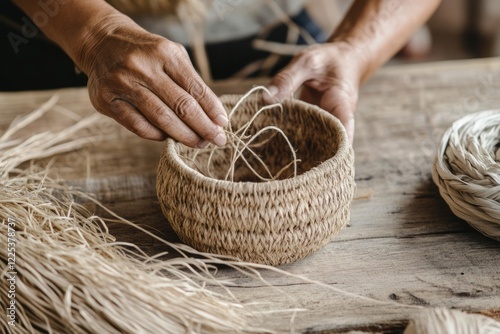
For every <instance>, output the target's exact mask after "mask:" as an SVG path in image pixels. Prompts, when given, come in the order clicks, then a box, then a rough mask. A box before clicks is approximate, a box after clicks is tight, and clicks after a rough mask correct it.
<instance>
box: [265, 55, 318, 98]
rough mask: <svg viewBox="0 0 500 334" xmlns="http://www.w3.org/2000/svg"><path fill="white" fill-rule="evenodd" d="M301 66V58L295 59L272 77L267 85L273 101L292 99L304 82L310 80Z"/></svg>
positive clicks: (307, 73) (304, 68)
mask: <svg viewBox="0 0 500 334" xmlns="http://www.w3.org/2000/svg"><path fill="white" fill-rule="evenodd" d="M301 64H302V58H301V57H295V58H294V59H293V60H292V62H291V63H290V64H288V65H287V66H286V67H285V68H284V69H283V70H281V71H280V72H279V73H278V74H276V75H275V76H274V78H273V79H272V80H271V82H270V83H269V85H268V89H269V92H270V93H271V95H272V99H273V100H279V101H281V100H283V99H284V98H287V97H292V96H293V94H294V93H295V92H296V91H297V90H298V89H299V88H300V86H302V84H303V83H304V82H305V81H307V80H309V79H311V74H310V71H309V70H308V69H306V67H305V66H301ZM268 102H271V101H268Z"/></svg>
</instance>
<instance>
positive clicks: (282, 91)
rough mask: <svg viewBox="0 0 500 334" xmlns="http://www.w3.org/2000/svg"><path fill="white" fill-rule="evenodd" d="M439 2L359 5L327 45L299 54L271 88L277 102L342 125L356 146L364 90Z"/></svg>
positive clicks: (367, 0) (360, 0)
mask: <svg viewBox="0 0 500 334" xmlns="http://www.w3.org/2000/svg"><path fill="white" fill-rule="evenodd" d="M439 2H440V1H439V0H421V1H416V0H356V1H355V2H354V4H353V5H352V6H351V8H350V9H349V11H348V13H347V14H346V16H345V17H344V19H343V21H342V22H341V23H340V25H339V26H338V27H337V28H336V30H335V31H334V32H333V34H332V35H331V36H330V38H329V39H328V41H327V42H326V43H324V44H321V45H313V46H310V47H308V48H306V49H305V50H303V51H302V52H300V53H299V54H298V55H297V56H296V57H294V59H293V60H292V61H291V63H290V64H289V65H288V66H287V67H285V68H284V69H283V70H282V71H281V72H280V73H278V74H277V75H276V76H275V77H274V78H273V80H272V81H271V83H270V89H271V91H274V93H275V94H274V96H275V97H276V98H278V99H282V98H285V97H287V96H291V95H292V94H293V93H294V92H295V91H296V90H298V89H299V88H300V87H302V92H301V99H303V100H305V101H307V102H310V103H313V104H316V105H319V106H320V107H322V108H323V109H325V110H327V111H329V112H330V113H332V114H333V115H335V116H336V117H338V118H339V119H340V121H341V122H342V123H343V124H344V126H345V128H346V130H347V134H348V136H349V138H350V140H351V141H352V139H353V136H354V111H355V108H356V104H357V100H358V91H359V87H360V85H361V84H362V83H363V82H365V81H366V80H367V79H368V78H369V77H370V76H371V75H372V74H373V72H374V71H375V70H376V69H377V68H379V67H380V66H381V65H382V64H384V63H385V62H386V61H387V60H388V59H390V57H392V56H393V55H394V54H395V53H396V52H397V51H398V50H399V49H400V48H401V47H402V46H403V44H404V43H405V42H406V41H407V40H408V39H409V38H410V36H411V35H412V34H413V33H414V32H415V31H416V29H417V28H418V27H419V26H421V25H422V24H423V23H424V22H425V21H426V20H427V19H428V18H429V17H430V15H431V14H432V13H433V12H434V10H435V9H436V7H437V5H438V4H439Z"/></svg>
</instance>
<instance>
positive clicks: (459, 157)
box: [432, 110, 500, 240]
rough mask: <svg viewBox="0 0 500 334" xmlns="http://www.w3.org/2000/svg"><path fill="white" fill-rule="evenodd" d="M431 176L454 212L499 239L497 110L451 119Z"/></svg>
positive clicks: (499, 125) (499, 133) (499, 129)
mask: <svg viewBox="0 0 500 334" xmlns="http://www.w3.org/2000/svg"><path fill="white" fill-rule="evenodd" d="M432 176H433V179H434V182H435V183H436V185H437V186H438V187H439V192H440V194H441V196H442V197H443V198H444V200H445V201H446V203H448V205H449V206H450V208H451V210H452V211H453V213H455V214H456V215H457V216H458V217H460V218H462V219H464V220H466V221H467V222H468V223H469V224H470V225H471V226H472V227H474V228H475V229H477V230H478V231H480V232H481V233H483V234H484V235H486V236H489V237H491V238H493V239H496V240H500V110H490V111H483V112H480V113H475V114H471V115H467V116H465V117H463V118H461V119H459V120H458V121H456V122H455V123H453V125H452V126H451V127H450V129H448V131H446V133H445V134H444V136H443V139H442V141H441V145H440V146H439V150H438V153H437V157H436V160H435V162H434V166H433V173H432Z"/></svg>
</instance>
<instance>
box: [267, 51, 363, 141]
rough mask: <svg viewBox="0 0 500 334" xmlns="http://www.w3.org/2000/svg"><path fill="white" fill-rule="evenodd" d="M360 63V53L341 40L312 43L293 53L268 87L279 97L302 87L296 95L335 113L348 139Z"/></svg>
mask: <svg viewBox="0 0 500 334" xmlns="http://www.w3.org/2000/svg"><path fill="white" fill-rule="evenodd" d="M362 65H363V61H362V60H361V59H360V53H359V52H356V50H354V49H353V48H351V47H350V46H349V45H348V44H347V43H345V42H332V43H327V44H321V45H313V46H310V47H308V48H306V49H305V50H303V51H301V52H300V53H299V54H297V56H295V58H294V59H293V60H292V61H291V62H290V64H288V65H287V66H286V67H285V68H284V69H283V70H282V71H281V72H279V73H278V74H277V75H276V76H275V77H274V78H273V79H272V81H271V83H270V84H269V89H270V91H271V93H272V94H273V96H274V97H275V98H277V99H278V100H282V99H283V98H285V97H290V96H292V95H293V94H294V93H295V92H296V91H297V90H298V89H299V88H300V87H302V91H301V94H300V99H301V100H304V101H306V102H309V103H312V104H315V105H317V106H319V107H321V108H322V109H324V110H326V111H328V112H330V113H331V114H332V115H334V116H336V117H337V118H338V119H339V120H340V121H341V122H342V124H343V125H344V127H345V129H346V131H347V135H348V137H349V140H350V142H351V143H352V140H353V136H354V111H355V109H356V104H357V101H358V90H359V85H360V81H361V78H362V71H361V69H362V68H363V67H362Z"/></svg>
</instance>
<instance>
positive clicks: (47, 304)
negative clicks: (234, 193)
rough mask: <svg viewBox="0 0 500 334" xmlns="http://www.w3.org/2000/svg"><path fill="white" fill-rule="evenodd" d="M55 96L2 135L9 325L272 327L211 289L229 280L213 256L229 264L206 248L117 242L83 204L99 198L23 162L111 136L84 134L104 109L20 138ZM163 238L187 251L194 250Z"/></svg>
mask: <svg viewBox="0 0 500 334" xmlns="http://www.w3.org/2000/svg"><path fill="white" fill-rule="evenodd" d="M54 103H55V99H52V100H50V101H49V102H48V103H46V104H44V105H43V106H42V107H41V108H39V109H38V110H36V111H35V112H33V113H32V114H30V115H28V116H26V117H24V118H21V119H18V120H16V121H15V122H14V123H13V124H12V126H11V127H10V128H9V129H7V130H6V131H5V132H4V133H3V134H1V135H0V189H1V191H0V245H1V247H0V272H1V277H2V281H3V282H2V284H0V308H1V309H2V310H3V312H8V314H7V316H5V313H3V315H2V316H1V317H0V327H1V328H2V332H5V331H7V332H12V333H107V334H112V333H234V332H248V331H257V332H262V331H265V330H264V329H262V328H258V327H257V326H255V325H254V324H255V323H258V321H256V319H255V318H253V319H252V317H253V315H254V314H253V313H252V312H250V311H249V310H248V309H246V308H245V307H243V306H242V305H240V304H239V303H237V302H236V301H235V300H234V299H232V298H231V297H230V296H229V295H228V294H225V293H223V292H220V293H215V292H212V291H211V290H209V289H207V288H206V287H205V285H206V284H207V283H209V284H211V285H213V284H217V285H220V284H221V281H219V280H218V279H215V278H214V277H213V269H214V267H213V266H212V265H211V263H212V264H213V263H229V262H224V261H222V260H219V259H217V258H210V256H209V255H206V256H203V255H202V254H199V253H197V254H198V255H197V256H198V258H197V259H193V258H189V257H188V256H184V257H182V256H181V257H178V258H174V259H172V260H166V261H161V260H159V259H158V258H157V257H149V256H147V255H146V254H144V253H142V252H141V250H140V249H138V248H137V247H136V246H135V245H133V244H127V243H120V242H117V241H116V240H115V238H114V237H113V236H112V235H111V234H110V233H109V231H108V229H107V226H106V222H107V221H109V220H105V219H102V218H100V217H98V216H95V215H94V214H92V213H91V212H89V211H88V210H87V209H86V207H85V206H84V205H82V204H81V203H85V202H86V203H92V205H98V206H100V204H99V202H97V201H96V200H95V199H94V198H92V197H91V196H88V195H86V194H84V193H82V192H79V191H77V190H74V189H72V188H71V187H69V186H68V185H66V184H65V183H64V182H61V181H57V180H55V179H53V178H51V177H50V176H49V174H48V170H47V169H44V168H40V167H37V166H36V165H33V164H31V165H28V167H24V168H20V167H19V166H20V165H22V164H23V163H25V162H28V161H30V160H32V159H37V158H45V157H50V156H52V155H54V154H60V153H64V152H68V151H71V150H75V149H77V148H79V147H81V146H82V145H84V144H85V143H88V142H89V141H95V140H101V139H102V138H100V137H99V135H95V136H94V135H92V136H90V137H82V134H84V133H86V131H84V130H86V129H88V128H90V127H92V126H93V125H94V126H95V124H96V122H98V121H100V120H102V119H101V118H100V117H102V116H98V115H94V116H91V117H89V118H84V119H82V120H80V121H78V122H76V123H75V124H74V125H72V126H70V127H68V128H66V129H64V130H62V131H55V132H50V131H47V132H43V133H39V134H32V135H31V136H30V137H28V138H23V137H22V136H21V137H16V134H17V133H18V132H19V130H20V129H23V128H24V127H25V126H27V125H28V124H30V123H32V122H34V121H36V120H37V119H39V118H40V117H41V116H42V115H43V114H44V113H46V112H47V111H49V110H50V109H51V108H52V107H53V106H54ZM25 165H26V164H25ZM101 209H104V210H105V208H104V207H103V206H101ZM108 213H109V214H110V215H114V214H113V213H112V212H110V211H108ZM114 217H115V219H114V220H113V221H115V222H121V223H123V224H129V225H130V226H133V227H135V228H137V229H138V230H141V231H142V232H144V233H148V232H147V231H145V230H143V229H141V228H140V227H138V226H136V225H134V224H133V223H131V222H129V221H127V220H125V219H123V218H120V217H118V216H116V215H114ZM151 235H152V234H151ZM152 236H153V235H152ZM156 238H157V240H158V242H163V243H165V244H166V245H167V246H169V247H172V248H173V249H175V250H177V251H178V252H180V253H181V254H186V253H189V252H190V251H194V250H192V249H190V248H189V247H186V246H183V245H174V244H170V243H168V242H166V241H164V240H161V239H159V238H158V237H156ZM160 255H161V254H160ZM7 279H9V281H7ZM6 282H7V283H8V284H6ZM221 291H224V290H223V289H222V290H221ZM11 305H14V306H13V307H11ZM9 307H10V309H9Z"/></svg>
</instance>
